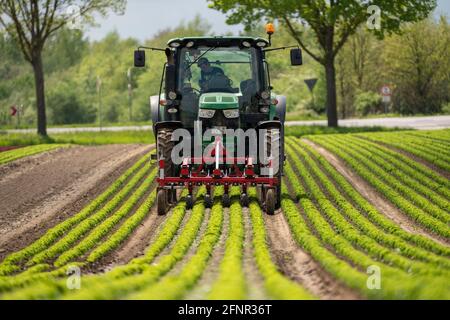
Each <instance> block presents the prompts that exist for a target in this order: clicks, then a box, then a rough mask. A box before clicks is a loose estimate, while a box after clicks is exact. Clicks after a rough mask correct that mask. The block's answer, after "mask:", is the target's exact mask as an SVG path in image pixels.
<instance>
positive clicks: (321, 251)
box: [282, 176, 450, 299]
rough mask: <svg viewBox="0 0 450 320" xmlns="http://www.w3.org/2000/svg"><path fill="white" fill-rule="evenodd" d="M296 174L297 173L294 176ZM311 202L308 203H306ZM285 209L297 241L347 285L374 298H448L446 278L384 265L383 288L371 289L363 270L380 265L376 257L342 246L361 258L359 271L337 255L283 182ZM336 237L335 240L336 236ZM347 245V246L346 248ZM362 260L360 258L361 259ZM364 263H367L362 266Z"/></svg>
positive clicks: (311, 211) (333, 236)
mask: <svg viewBox="0 0 450 320" xmlns="http://www.w3.org/2000/svg"><path fill="white" fill-rule="evenodd" d="M293 178H295V176H294V177H293ZM300 201H302V202H303V204H302V207H303V209H304V211H305V212H306V211H309V214H308V216H313V215H320V213H319V212H317V210H315V208H314V206H313V205H312V204H311V203H310V202H309V200H308V199H306V198H305V197H304V196H302V198H301V200H300ZM307 202H309V203H307ZM282 208H283V213H284V215H285V216H286V219H287V221H288V223H289V225H290V228H291V231H292V233H293V236H294V238H295V240H296V241H297V243H298V244H299V245H300V247H302V248H303V249H305V250H306V251H307V252H308V253H309V254H310V255H311V256H312V257H313V258H314V260H316V261H318V262H319V263H320V264H321V265H322V267H323V268H324V269H325V270H326V271H327V272H329V273H330V274H332V275H333V276H334V277H335V278H337V279H338V280H340V281H342V282H343V283H344V284H345V285H347V286H348V287H350V288H353V289H355V290H357V291H359V292H361V294H363V295H364V296H366V297H369V298H372V299H448V298H449V297H450V293H449V290H448V287H447V286H446V285H445V283H446V278H438V277H436V278H430V279H426V281H425V279H423V278H422V279H421V280H422V281H420V282H417V281H412V280H413V279H414V277H412V276H400V275H399V274H395V275H392V274H391V273H389V272H386V271H387V270H386V269H385V268H383V269H381V270H380V271H381V288H380V289H379V290H377V289H369V288H368V286H367V283H368V281H369V276H370V275H369V274H368V273H366V272H364V271H365V270H367V267H369V266H374V265H375V266H378V265H379V263H378V262H377V261H374V260H371V259H368V258H367V257H365V256H364V255H363V256H362V257H359V256H354V253H355V250H354V249H352V248H345V249H346V250H339V251H340V252H345V255H342V256H344V257H346V258H347V259H348V258H349V257H350V258H351V259H350V260H351V261H355V260H354V259H356V261H357V262H358V263H357V265H359V268H360V269H364V271H360V270H359V269H357V268H354V267H352V265H351V264H350V263H349V262H347V261H345V260H342V259H340V258H339V257H337V256H336V255H334V254H333V253H331V252H330V251H329V250H328V249H327V248H326V246H325V245H324V244H323V243H322V242H321V241H320V240H319V239H318V238H317V237H316V236H315V235H314V234H313V233H312V232H311V230H310V229H309V227H308V224H307V223H306V221H305V220H304V219H303V217H302V214H301V213H300V212H299V210H298V208H297V206H296V205H295V203H294V202H293V201H292V200H290V199H289V195H288V193H287V190H286V187H284V186H283V196H282ZM328 239H329V240H331V241H335V242H337V243H340V245H341V246H342V245H344V243H342V242H341V241H340V240H339V237H338V236H337V235H336V234H329V235H328ZM333 239H334V240H333ZM343 249H344V248H343ZM360 258H361V259H362V260H358V259H360ZM361 266H364V267H361Z"/></svg>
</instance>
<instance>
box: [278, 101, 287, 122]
mask: <svg viewBox="0 0 450 320" xmlns="http://www.w3.org/2000/svg"><path fill="white" fill-rule="evenodd" d="M276 99H277V101H278V104H277V105H276V115H277V117H278V119H280V121H281V123H284V121H285V120H286V96H276Z"/></svg>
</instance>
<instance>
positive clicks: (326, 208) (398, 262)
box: [286, 146, 450, 275]
mask: <svg viewBox="0 0 450 320" xmlns="http://www.w3.org/2000/svg"><path fill="white" fill-rule="evenodd" d="M299 149H300V148H299ZM286 150H287V152H288V154H290V155H291V159H293V162H294V165H295V167H296V169H297V172H299V173H300V177H301V179H302V181H304V182H305V185H306V186H307V187H308V188H309V190H310V191H309V192H308V194H309V195H310V196H312V197H313V198H314V200H315V202H316V203H317V204H318V205H319V207H320V209H321V210H322V212H323V213H324V214H325V215H326V217H327V218H328V220H329V221H330V222H331V223H332V224H333V225H334V226H335V228H336V230H337V231H338V232H339V234H341V235H342V236H343V238H345V239H346V240H348V241H349V242H350V243H351V244H353V245H356V246H357V247H359V248H361V249H363V250H364V251H365V252H367V253H368V254H369V255H370V256H373V257H374V258H375V259H377V260H379V261H382V262H384V263H386V264H389V265H391V266H394V267H396V268H399V269H401V270H403V271H405V272H413V273H420V274H437V275H442V274H444V275H449V272H448V271H446V268H442V267H441V266H436V265H434V264H426V263H423V262H419V261H414V260H411V259H407V258H405V257H403V256H401V255H399V254H397V253H396V251H393V250H391V249H388V248H385V247H383V246H382V245H380V244H379V243H378V242H377V241H375V240H374V239H373V238H371V237H370V236H367V235H364V234H362V233H361V232H360V231H359V230H357V229H356V228H355V227H354V226H353V225H352V224H351V223H349V221H347V220H346V219H345V218H344V216H343V215H342V214H341V212H340V211H338V210H337V209H336V208H335V206H334V205H333V204H332V203H331V201H329V200H328V199H327V197H326V195H325V194H324V193H323V192H322V191H321V188H320V186H319V185H318V184H317V183H316V182H315V181H316V179H317V173H318V172H317V170H318V168H316V167H314V166H313V165H314V164H313V163H311V161H312V160H311V159H308V156H307V154H305V153H304V152H302V151H301V150H300V151H299V152H298V155H300V156H301V157H302V161H300V160H298V158H297V157H296V155H294V153H293V150H292V149H291V147H290V146H288V147H287V148H286ZM305 158H307V159H308V160H310V161H306V160H305ZM310 170H311V171H313V172H314V173H315V176H314V177H313V176H312V175H311V174H309V172H308V171H310ZM322 178H323V177H322ZM320 180H321V179H320ZM329 183H330V185H328V186H326V189H327V190H328V189H329V188H333V187H334V186H333V184H332V183H331V182H329ZM333 189H334V188H333ZM297 192H298V193H300V194H301V193H302V192H303V189H301V190H299V191H297ZM339 203H340V204H341V205H342V204H344V206H343V207H344V208H343V210H342V211H352V213H353V215H354V216H357V215H358V214H359V212H358V211H357V210H355V209H354V208H353V207H352V206H351V205H349V204H348V202H347V201H346V199H345V198H343V197H341V198H340V199H339ZM345 204H347V205H345ZM347 214H348V213H347ZM351 221H353V220H351ZM353 222H354V223H356V224H357V222H358V221H353ZM375 229H376V228H375ZM377 231H378V232H379V230H375V233H377ZM375 236H376V235H375ZM377 238H378V237H377ZM414 251H416V250H414V248H413V252H414ZM413 257H414V255H413ZM409 258H411V255H409ZM443 262H447V264H446V265H447V266H449V265H450V264H449V263H450V261H445V260H443Z"/></svg>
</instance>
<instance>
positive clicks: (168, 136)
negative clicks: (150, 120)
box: [156, 128, 175, 177]
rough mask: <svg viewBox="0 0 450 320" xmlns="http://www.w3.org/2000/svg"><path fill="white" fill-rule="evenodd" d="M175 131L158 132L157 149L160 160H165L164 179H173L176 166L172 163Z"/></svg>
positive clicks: (164, 129) (161, 130)
mask: <svg viewBox="0 0 450 320" xmlns="http://www.w3.org/2000/svg"><path fill="white" fill-rule="evenodd" d="M172 133H173V129H169V128H161V129H159V130H158V134H157V139H156V144H157V145H156V149H157V152H158V160H162V159H164V177H173V176H174V174H175V172H174V166H173V162H172V157H171V153H172V149H173V148H174V146H175V143H174V142H173V141H172Z"/></svg>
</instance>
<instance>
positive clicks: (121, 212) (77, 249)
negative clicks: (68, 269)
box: [54, 168, 158, 267]
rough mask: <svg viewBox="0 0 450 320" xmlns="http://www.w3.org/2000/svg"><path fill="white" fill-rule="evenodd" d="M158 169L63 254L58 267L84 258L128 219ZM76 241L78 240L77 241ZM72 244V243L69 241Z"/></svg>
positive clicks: (57, 262) (58, 261)
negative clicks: (110, 213)
mask: <svg viewBox="0 0 450 320" xmlns="http://www.w3.org/2000/svg"><path fill="white" fill-rule="evenodd" d="M157 173H158V168H154V169H153V170H152V171H151V172H150V174H149V175H148V177H145V180H144V181H143V182H142V184H141V185H140V186H139V187H138V188H137V189H136V191H134V193H133V194H132V195H131V196H130V197H129V198H128V199H127V201H126V202H124V203H123V204H122V206H121V207H120V208H119V209H117V211H116V212H114V214H113V215H111V216H110V217H109V218H107V219H106V220H104V221H103V222H102V223H100V224H99V225H97V226H96V227H95V228H94V229H93V230H92V231H91V232H90V233H89V235H87V236H86V237H85V238H84V239H83V240H81V241H80V242H79V243H78V244H77V245H76V246H74V247H73V248H71V249H69V250H67V251H65V252H64V253H62V254H61V255H60V256H59V257H58V258H57V259H56V261H55V263H54V265H55V266H56V267H62V266H63V265H66V264H67V263H69V262H71V261H73V260H74V259H76V258H78V257H80V256H82V255H83V254H85V253H86V252H88V251H89V250H91V249H92V248H94V247H96V246H97V245H98V244H99V243H101V240H102V239H103V238H104V237H105V236H106V235H107V234H108V233H109V232H110V231H111V230H112V229H113V228H114V227H115V226H116V225H117V224H119V223H120V221H121V220H122V219H123V218H124V217H126V216H127V215H128V214H129V213H130V212H131V211H132V209H133V208H134V206H135V205H136V204H137V203H138V202H139V200H141V198H142V197H143V196H144V195H145V194H146V193H147V192H148V190H149V189H150V187H151V185H152V184H153V182H154V179H155V177H156V174H157ZM75 241H76V240H75ZM69 242H72V241H69Z"/></svg>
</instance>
